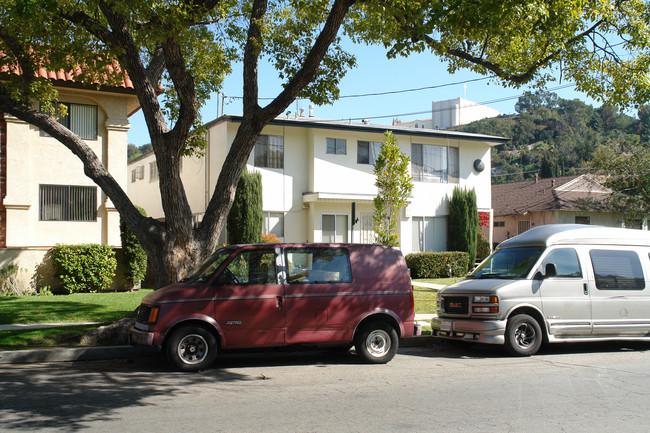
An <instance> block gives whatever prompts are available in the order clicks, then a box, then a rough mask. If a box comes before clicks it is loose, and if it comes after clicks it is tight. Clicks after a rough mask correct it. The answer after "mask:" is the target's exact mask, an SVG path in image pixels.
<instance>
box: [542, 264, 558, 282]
mask: <svg viewBox="0 0 650 433" xmlns="http://www.w3.org/2000/svg"><path fill="white" fill-rule="evenodd" d="M555 276H557V266H555V263H547V264H546V267H545V268H544V278H553V277H555Z"/></svg>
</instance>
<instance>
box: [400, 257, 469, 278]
mask: <svg viewBox="0 0 650 433" xmlns="http://www.w3.org/2000/svg"><path fill="white" fill-rule="evenodd" d="M405 258H406V265H407V266H408V268H409V269H410V270H411V278H451V277H464V276H465V275H466V274H467V271H468V269H469V265H470V260H469V255H468V254H467V253H466V252H462V251H444V252H432V251H426V252H421V253H412V254H407V255H406V257H405ZM471 263H474V262H471Z"/></svg>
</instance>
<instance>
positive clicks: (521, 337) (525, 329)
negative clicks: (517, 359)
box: [505, 314, 543, 356]
mask: <svg viewBox="0 0 650 433" xmlns="http://www.w3.org/2000/svg"><path fill="white" fill-rule="evenodd" d="M542 339H543V335H542V328H541V327H540V326H539V323H537V320H535V319H533V318H532V317H531V316H529V315H528V314H517V315H516V316H513V317H511V318H510V319H509V320H508V324H507V325H506V334H505V340H506V341H505V349H506V352H508V353H509V354H511V355H514V356H531V355H534V354H535V353H537V351H538V350H539V348H540V347H541V345H542Z"/></svg>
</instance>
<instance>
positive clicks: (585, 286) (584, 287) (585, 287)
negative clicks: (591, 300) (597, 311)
mask: <svg viewBox="0 0 650 433" xmlns="http://www.w3.org/2000/svg"><path fill="white" fill-rule="evenodd" d="M582 287H583V292H584V294H585V295H588V294H589V286H588V285H587V283H583V284H582Z"/></svg>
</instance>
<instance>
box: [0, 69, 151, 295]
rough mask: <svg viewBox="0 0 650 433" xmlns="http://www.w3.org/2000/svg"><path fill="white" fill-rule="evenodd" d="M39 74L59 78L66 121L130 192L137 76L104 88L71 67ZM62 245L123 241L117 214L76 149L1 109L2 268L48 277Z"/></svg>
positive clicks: (28, 278) (29, 277)
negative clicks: (51, 258) (49, 259)
mask: <svg viewBox="0 0 650 433" xmlns="http://www.w3.org/2000/svg"><path fill="white" fill-rule="evenodd" d="M39 73H40V74H41V76H43V77H47V78H50V79H52V80H53V82H54V84H55V87H56V90H57V91H58V92H59V99H60V101H61V103H63V104H65V105H66V106H67V115H66V116H65V117H63V118H61V119H60V122H61V123H63V124H64V125H66V126H67V127H68V128H70V129H71V130H72V131H73V132H75V133H77V134H78V135H79V136H80V137H81V138H82V139H84V140H85V141H86V143H87V144H88V145H89V146H90V147H91V148H92V149H93V150H94V152H95V153H96V154H97V156H98V157H99V159H100V160H101V161H102V162H103V163H104V164H105V165H106V168H107V169H108V170H109V171H110V172H111V174H112V176H113V177H114V178H115V179H116V180H117V182H118V183H119V184H120V185H122V187H123V188H124V189H125V190H126V186H127V177H126V159H127V156H126V155H127V131H128V129H129V121H128V118H129V116H130V115H131V114H133V113H134V112H135V111H136V110H137V109H138V107H139V104H138V100H137V98H136V96H135V93H134V92H133V86H132V83H131V81H130V80H128V78H126V79H125V80H124V82H123V84H122V85H121V86H119V87H112V88H108V87H102V89H101V91H98V90H97V87H96V86H82V85H81V84H79V83H77V82H75V80H74V76H72V75H70V74H67V73H63V72H59V73H48V72H46V71H43V70H41V71H39ZM34 108H38V105H37V103H35V104H34ZM59 243H61V244H77V243H100V244H108V245H112V246H120V245H121V241H120V231H119V215H118V213H117V211H116V210H115V208H114V206H113V204H112V203H111V202H110V200H108V199H107V197H106V196H105V195H104V194H103V193H102V191H101V190H100V189H99V187H97V186H96V185H95V184H94V183H93V181H92V180H90V179H89V178H88V177H86V175H85V174H84V171H83V165H82V163H81V161H80V160H79V158H77V157H76V156H75V155H74V154H73V153H72V152H70V150H68V149H67V148H66V147H65V146H64V145H63V144H61V143H59V142H58V141H57V140H55V139H54V138H52V137H49V136H48V135H47V134H46V133H44V132H43V131H40V130H39V129H38V128H36V127H34V126H32V125H30V124H28V123H25V122H23V121H22V120H19V119H17V118H15V117H13V116H10V115H9V114H7V113H2V112H0V267H2V268H4V267H6V266H8V265H10V264H15V265H18V266H19V267H20V269H21V274H20V277H21V280H22V282H23V283H25V284H28V283H29V282H34V281H36V280H39V281H41V282H42V281H44V280H47V276H46V275H45V274H47V271H45V270H44V269H45V268H47V265H46V264H44V263H43V257H44V256H45V254H46V253H47V251H48V250H49V249H50V248H52V247H53V246H54V245H56V244H59ZM37 269H38V272H39V273H38V275H37ZM42 284H44V283H42Z"/></svg>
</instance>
